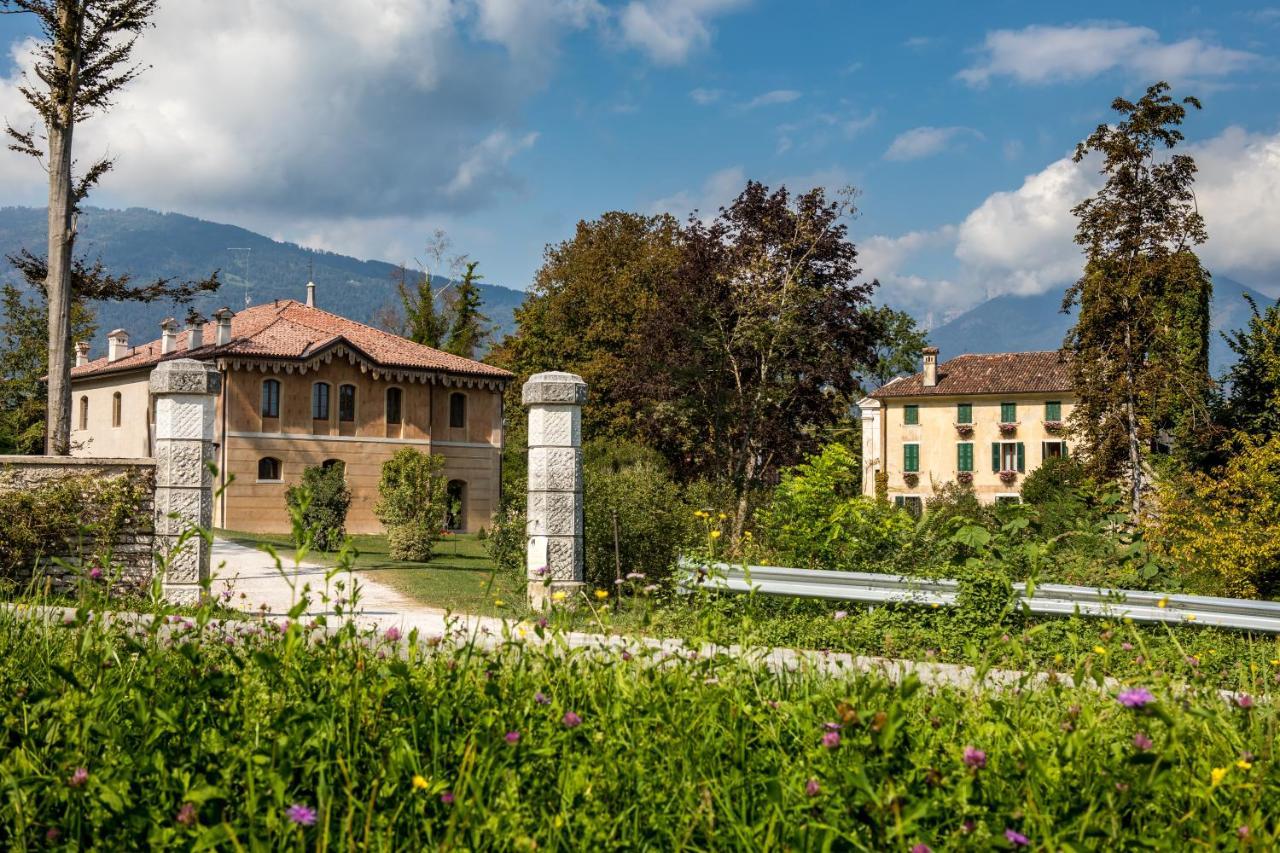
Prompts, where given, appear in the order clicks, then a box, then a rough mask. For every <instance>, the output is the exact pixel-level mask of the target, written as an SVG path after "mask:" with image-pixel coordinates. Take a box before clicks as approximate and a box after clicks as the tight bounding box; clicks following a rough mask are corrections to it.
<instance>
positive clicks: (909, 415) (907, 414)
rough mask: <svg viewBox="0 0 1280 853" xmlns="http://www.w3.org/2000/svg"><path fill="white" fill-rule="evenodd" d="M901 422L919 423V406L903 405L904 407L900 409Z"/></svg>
mask: <svg viewBox="0 0 1280 853" xmlns="http://www.w3.org/2000/svg"><path fill="white" fill-rule="evenodd" d="M902 422H903V423H904V424H918V423H920V407H919V406H904V407H903V410H902Z"/></svg>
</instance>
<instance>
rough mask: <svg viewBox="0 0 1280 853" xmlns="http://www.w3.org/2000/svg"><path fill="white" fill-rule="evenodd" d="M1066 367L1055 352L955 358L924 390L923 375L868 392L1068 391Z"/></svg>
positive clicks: (892, 394)
mask: <svg viewBox="0 0 1280 853" xmlns="http://www.w3.org/2000/svg"><path fill="white" fill-rule="evenodd" d="M1071 388H1072V385H1071V370H1070V364H1069V363H1068V361H1067V356H1065V355H1064V354H1063V353H1062V352H1061V351H1059V350H1049V351H1047V352H1001V353H989V354H971V355H958V356H956V357H955V358H953V359H951V360H950V361H945V362H943V363H942V364H939V365H938V382H937V384H936V385H933V386H929V387H926V386H925V384H924V374H923V373H917V374H915V375H913V376H904V377H901V378H899V379H895V380H893V381H892V382H889V383H887V384H886V385H885V386H884V387H882V388H880V389H879V390H877V391H874V392H872V394H871V396H872V397H873V398H875V399H878V400H883V399H887V398H890V397H931V396H948V395H954V394H1027V393H1035V392H1046V393H1051V392H1057V391H1070V390H1071Z"/></svg>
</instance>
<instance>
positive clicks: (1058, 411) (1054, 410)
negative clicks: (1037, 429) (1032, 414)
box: [1044, 400, 1062, 421]
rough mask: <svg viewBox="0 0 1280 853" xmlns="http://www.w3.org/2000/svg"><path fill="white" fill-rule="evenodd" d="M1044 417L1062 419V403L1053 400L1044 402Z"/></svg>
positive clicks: (1054, 419) (1046, 418) (1055, 419)
mask: <svg viewBox="0 0 1280 853" xmlns="http://www.w3.org/2000/svg"><path fill="white" fill-rule="evenodd" d="M1044 419H1045V420H1046V421H1060V420H1062V404H1061V403H1059V402H1058V401H1056V400H1054V401H1052V402H1049V403H1045V404H1044Z"/></svg>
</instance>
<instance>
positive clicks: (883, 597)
mask: <svg viewBox="0 0 1280 853" xmlns="http://www.w3.org/2000/svg"><path fill="white" fill-rule="evenodd" d="M682 564H683V566H684V568H685V569H686V570H691V577H690V580H691V581H692V582H693V584H694V585H700V586H703V587H706V588H709V589H720V590H725V591H728V592H751V591H755V592H757V593H762V594H764V595H785V596H792V597H797V598H823V599H830V600H836V601H856V602H859V603H862V604H908V605H912V604H914V605H921V606H932V607H953V606H955V603H956V596H957V595H958V594H959V592H960V584H959V582H958V581H955V580H952V579H950V578H937V579H929V578H913V577H906V576H903V575H878V574H871V573H868V572H836V571H827V570H822V569H791V568H783V567H779V566H745V567H744V566H734V565H730V564H728V563H713V564H711V566H709V567H703V568H709V569H710V571H708V572H707V573H706V574H705V576H703V577H702V578H701V579H700V580H699V579H697V577H696V575H694V574H693V571H696V570H697V569H698V568H699V566H698V564H696V563H693V562H691V561H682ZM1013 588H1014V592H1015V593H1016V594H1017V596H1018V603H1019V604H1020V605H1021V606H1022V607H1024V608H1025V609H1026V610H1028V611H1029V612H1031V613H1042V614H1047V615H1054V616H1071V615H1073V614H1077V613H1078V614H1079V615H1081V616H1097V617H1110V618H1116V619H1124V618H1127V619H1132V620H1133V621H1135V622H1163V623H1169V624H1188V625H1205V626H1212V627H1217V628H1234V629H1237V630H1241V631H1257V632H1261V633H1267V634H1280V602H1277V601H1254V600H1250V599H1242V598H1214V597H1211V596H1204V595H1167V594H1164V593H1159V592H1145V591H1142V590H1134V589H1118V590H1105V589H1096V588H1091V587H1084V586H1069V585H1067V584H1053V583H1046V584H1036V585H1034V586H1033V588H1032V594H1031V595H1027V585H1026V584H1022V583H1017V584H1014V585H1013Z"/></svg>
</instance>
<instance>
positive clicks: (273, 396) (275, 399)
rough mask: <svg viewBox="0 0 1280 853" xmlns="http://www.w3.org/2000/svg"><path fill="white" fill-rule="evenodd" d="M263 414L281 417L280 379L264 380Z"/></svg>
mask: <svg viewBox="0 0 1280 853" xmlns="http://www.w3.org/2000/svg"><path fill="white" fill-rule="evenodd" d="M262 416H263V417H264V418H278V417H280V381H279V380H277V379H265V380H263V382H262Z"/></svg>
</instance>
